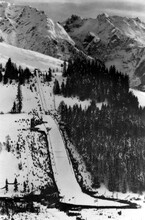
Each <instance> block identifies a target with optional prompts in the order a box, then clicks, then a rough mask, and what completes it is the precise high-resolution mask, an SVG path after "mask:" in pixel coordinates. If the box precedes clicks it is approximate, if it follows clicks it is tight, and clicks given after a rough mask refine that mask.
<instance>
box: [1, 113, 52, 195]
mask: <svg viewBox="0 0 145 220" xmlns="http://www.w3.org/2000/svg"><path fill="white" fill-rule="evenodd" d="M30 119H31V116H30V115H27V114H15V115H10V114H5V115H0V121H1V122H2V124H1V125H4V126H2V127H0V135H1V136H0V148H1V152H0V188H2V187H4V186H5V180H6V179H8V182H9V183H13V182H14V179H15V177H16V178H17V181H18V183H19V184H20V185H19V186H18V192H17V193H16V194H18V195H21V194H23V183H24V181H25V182H26V183H27V192H28V191H29V192H30V191H36V190H39V188H40V187H41V186H46V185H48V184H50V185H52V184H53V183H52V180H51V178H50V177H49V173H50V168H49V164H48V160H49V158H48V152H47V147H46V142H45V138H44V136H43V135H42V134H40V133H38V132H30V130H29V129H30ZM3 128H4V129H3ZM6 135H9V140H10V141H9V144H10V152H7V150H6V141H5V137H6ZM13 188H14V187H13V186H10V187H9V191H8V192H7V193H6V192H5V189H4V190H0V195H1V196H11V195H14V194H15V193H14V191H13Z"/></svg>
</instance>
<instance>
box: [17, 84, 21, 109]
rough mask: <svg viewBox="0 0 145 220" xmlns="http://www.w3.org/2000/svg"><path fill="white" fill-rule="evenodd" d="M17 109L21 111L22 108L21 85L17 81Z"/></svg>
mask: <svg viewBox="0 0 145 220" xmlns="http://www.w3.org/2000/svg"><path fill="white" fill-rule="evenodd" d="M16 99H17V110H18V113H21V110H22V91H21V85H20V83H18V90H17V97H16Z"/></svg>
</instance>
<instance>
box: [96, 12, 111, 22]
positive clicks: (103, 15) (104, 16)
mask: <svg viewBox="0 0 145 220" xmlns="http://www.w3.org/2000/svg"><path fill="white" fill-rule="evenodd" d="M107 18H109V15H108V14H107V13H102V14H99V15H98V16H97V19H98V20H104V19H107Z"/></svg>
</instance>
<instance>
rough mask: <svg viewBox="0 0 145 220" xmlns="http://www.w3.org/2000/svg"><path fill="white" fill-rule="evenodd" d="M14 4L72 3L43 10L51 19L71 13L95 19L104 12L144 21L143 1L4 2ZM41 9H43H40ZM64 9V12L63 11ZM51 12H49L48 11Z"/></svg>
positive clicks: (22, 0) (59, 0) (12, 0)
mask: <svg viewBox="0 0 145 220" xmlns="http://www.w3.org/2000/svg"><path fill="white" fill-rule="evenodd" d="M6 1H10V2H15V3H24V2H26V1H27V2H28V3H29V4H31V3H33V2H35V3H42V2H43V3H51V5H52V3H56V2H58V3H71V4H72V3H74V5H73V6H72V5H71V6H68V5H67V7H66V8H65V7H60V6H58V7H56V5H55V7H54V8H53V7H50V8H45V7H44V10H45V11H47V12H48V13H49V14H50V16H53V19H54V18H55V16H56V19H61V16H62V19H64V18H66V17H69V16H70V15H71V13H73V14H74V13H75V14H78V15H79V14H80V15H81V16H83V17H96V16H97V15H98V14H100V13H103V12H106V13H108V14H110V15H112V14H113V15H114V14H115V15H121V16H129V17H139V18H141V19H142V20H144V21H145V0H6ZM42 9H43V7H42ZM65 9H66V10H65ZM50 10H51V11H50Z"/></svg>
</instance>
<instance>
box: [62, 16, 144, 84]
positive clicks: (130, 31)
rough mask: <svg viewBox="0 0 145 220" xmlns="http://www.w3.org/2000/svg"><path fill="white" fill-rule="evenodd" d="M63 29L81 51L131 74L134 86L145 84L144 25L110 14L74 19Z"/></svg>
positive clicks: (69, 20) (73, 17) (134, 20)
mask: <svg viewBox="0 0 145 220" xmlns="http://www.w3.org/2000/svg"><path fill="white" fill-rule="evenodd" d="M62 25H63V27H64V28H65V30H66V31H67V32H68V34H69V35H70V37H71V38H72V39H73V40H74V41H75V43H76V45H77V47H78V48H80V49H82V50H83V51H85V52H86V53H87V54H88V55H90V56H92V57H96V58H98V59H101V60H102V61H104V62H105V63H106V65H107V66H108V67H109V66H111V65H115V66H116V67H117V69H118V70H119V71H122V72H124V73H127V74H129V76H130V79H131V86H135V85H138V84H140V83H141V82H143V81H144V74H145V23H143V22H142V21H141V20H140V19H138V18H127V17H119V16H108V15H107V14H101V15H98V16H97V18H96V19H91V18H89V19H82V18H81V17H79V16H75V15H73V16H72V17H71V18H69V19H68V20H67V21H65V22H63V23H62Z"/></svg>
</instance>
